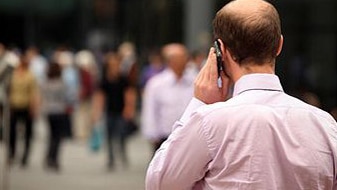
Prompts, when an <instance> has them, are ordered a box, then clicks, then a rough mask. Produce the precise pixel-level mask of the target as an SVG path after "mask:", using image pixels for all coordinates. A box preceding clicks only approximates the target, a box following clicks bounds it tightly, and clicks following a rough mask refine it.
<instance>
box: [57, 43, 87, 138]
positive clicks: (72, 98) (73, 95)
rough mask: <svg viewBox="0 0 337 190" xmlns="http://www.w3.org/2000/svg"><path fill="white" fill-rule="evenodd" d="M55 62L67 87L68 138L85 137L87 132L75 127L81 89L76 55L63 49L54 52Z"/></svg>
mask: <svg viewBox="0 0 337 190" xmlns="http://www.w3.org/2000/svg"><path fill="white" fill-rule="evenodd" d="M53 61H54V62H56V63H58V64H60V65H61V68H62V80H63V81H64V82H65V84H66V86H67V89H68V90H67V92H66V95H67V100H69V105H68V107H67V123H68V125H67V127H66V129H65V131H66V134H65V135H66V137H67V138H72V137H75V138H82V137H83V136H84V135H85V131H84V130H82V128H76V127H77V126H75V127H74V120H76V118H74V112H75V111H76V109H77V105H78V101H79V89H80V76H79V70H78V67H77V66H76V65H75V64H74V54H73V52H72V51H70V50H67V49H64V48H63V47H61V48H60V49H57V50H56V51H55V52H54V57H53Z"/></svg>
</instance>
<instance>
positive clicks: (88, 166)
mask: <svg viewBox="0 0 337 190" xmlns="http://www.w3.org/2000/svg"><path fill="white" fill-rule="evenodd" d="M1 146H3V145H1V143H0V147H1ZM45 146H46V138H45V131H44V130H43V129H41V128H40V129H39V130H38V135H37V136H36V138H35V140H34V144H33V149H32V154H31V159H30V164H29V167H28V168H25V169H23V168H21V167H20V166H19V165H18V164H16V165H13V166H12V167H11V169H10V173H9V180H8V181H7V182H8V184H9V188H8V189H7V190H138V189H139V190H142V189H144V178H145V172H146V167H147V164H148V162H149V159H150V148H149V145H148V144H147V142H146V141H145V140H144V139H143V138H142V137H141V136H140V135H136V136H134V137H132V138H131V139H130V142H129V145H128V152H129V157H130V166H129V167H128V168H127V169H124V168H123V167H122V166H121V165H120V164H118V165H117V166H116V168H115V170H114V171H108V170H107V168H106V167H105V166H106V152H105V151H104V150H105V149H101V151H99V152H96V153H94V152H91V151H90V150H89V148H88V144H87V142H79V141H67V142H65V144H64V146H63V151H62V155H61V165H62V170H61V171H60V172H59V173H55V172H51V171H47V170H46V169H45V168H44V167H43V158H44V153H45ZM2 148H3V147H2ZM2 148H1V149H2ZM103 148H105V147H103ZM1 154H2V153H1ZM1 156H2V155H1ZM2 169H3V166H2ZM0 189H1V187H0Z"/></svg>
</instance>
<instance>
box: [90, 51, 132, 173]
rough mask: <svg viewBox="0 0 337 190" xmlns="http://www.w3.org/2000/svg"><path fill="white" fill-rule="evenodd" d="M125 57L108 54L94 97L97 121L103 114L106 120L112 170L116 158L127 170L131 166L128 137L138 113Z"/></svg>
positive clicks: (109, 162)
mask: <svg viewBox="0 0 337 190" xmlns="http://www.w3.org/2000/svg"><path fill="white" fill-rule="evenodd" d="M120 64H121V57H120V56H119V55H118V54H116V53H108V54H107V56H106V65H105V68H104V71H105V72H104V73H103V78H102V81H101V83H100V86H99V88H98V90H97V92H96V93H95V96H94V100H95V101H94V103H93V106H94V113H93V117H94V118H93V120H94V122H98V121H99V120H100V119H101V117H103V114H104V113H105V117H106V130H105V131H106V142H107V148H108V168H109V169H110V170H113V169H114V167H115V154H117V155H118V156H119V157H120V158H121V161H122V163H123V165H124V166H127V165H128V157H127V150H126V144H127V136H125V135H124V134H125V129H126V125H127V123H128V121H130V120H132V119H134V116H135V109H136V90H135V88H134V86H132V85H130V83H129V80H128V79H127V77H125V76H123V75H122V73H121V70H120Z"/></svg>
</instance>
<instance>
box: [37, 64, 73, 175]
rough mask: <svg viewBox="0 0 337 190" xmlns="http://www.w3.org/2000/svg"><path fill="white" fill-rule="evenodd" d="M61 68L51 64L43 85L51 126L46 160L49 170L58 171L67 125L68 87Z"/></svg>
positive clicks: (46, 114) (44, 100) (47, 116)
mask: <svg viewBox="0 0 337 190" xmlns="http://www.w3.org/2000/svg"><path fill="white" fill-rule="evenodd" d="M61 73H62V71H61V66H60V65H59V64H57V63H52V64H50V66H49V68H48V72H47V80H46V81H45V83H44V84H43V85H42V88H41V90H42V92H41V94H42V107H43V113H44V114H45V116H46V118H47V121H48V125H49V138H48V140H49V141H48V148H47V154H46V160H45V166H46V167H47V168H50V169H53V170H56V171H58V170H59V169H60V164H59V152H60V146H61V142H62V139H63V137H64V134H65V130H66V127H67V125H68V123H67V107H68V104H69V101H68V100H67V96H66V92H67V90H68V89H67V86H66V84H65V83H64V81H63V80H62V77H61Z"/></svg>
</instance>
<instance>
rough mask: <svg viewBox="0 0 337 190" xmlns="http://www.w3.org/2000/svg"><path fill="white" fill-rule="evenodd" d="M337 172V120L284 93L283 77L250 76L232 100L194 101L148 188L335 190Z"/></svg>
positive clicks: (155, 163) (158, 158)
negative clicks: (208, 103)
mask: <svg viewBox="0 0 337 190" xmlns="http://www.w3.org/2000/svg"><path fill="white" fill-rule="evenodd" d="M197 107H199V108H198V109H197V110H196V108H197ZM195 110H196V111H195ZM192 112H193V113H192ZM336 172H337V123H336V121H335V120H334V119H333V118H332V117H331V116H330V115H329V114H328V113H326V112H324V111H322V110H320V109H318V108H316V107H313V106H310V105H308V104H306V103H304V102H302V101H300V100H298V99H296V98H293V97H291V96H289V95H287V94H285V93H284V92H283V90H282V86H281V84H280V81H279V79H278V77H277V76H276V75H271V74H251V75H245V76H243V77H241V78H240V79H239V80H238V81H237V82H236V84H235V86H234V92H233V98H231V99H229V100H228V101H226V102H220V103H215V104H212V105H204V104H203V103H202V102H200V101H199V100H197V99H192V101H191V102H190V104H189V106H188V108H187V109H186V111H185V113H184V115H183V116H182V118H181V119H180V121H177V122H176V123H175V125H174V130H173V132H172V134H171V135H170V137H169V138H168V140H167V141H166V142H164V144H162V146H161V147H160V149H159V150H158V151H157V152H156V154H155V156H154V158H153V159H152V161H151V163H150V165H149V168H148V171H147V176H146V189H147V190H189V189H195V190H199V189H200V190H202V189H212V190H224V189H226V190H232V189H233V190H234V189H235V190H237V189H244V190H260V189H263V190H265V189H272V190H274V189H281V190H297V189H301V190H304V189H306V190H318V189H322V190H323V189H324V190H328V189H329V190H335V189H337V183H336Z"/></svg>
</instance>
